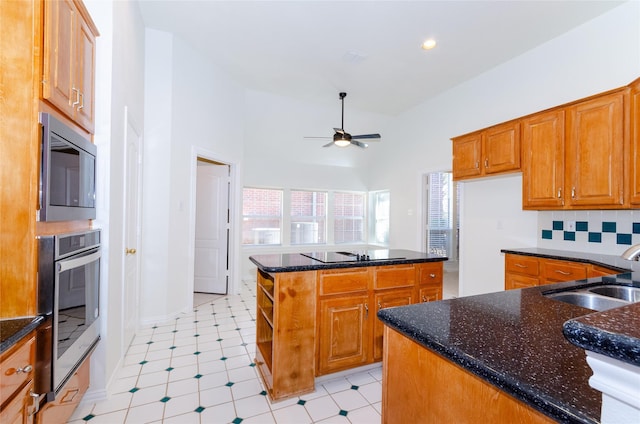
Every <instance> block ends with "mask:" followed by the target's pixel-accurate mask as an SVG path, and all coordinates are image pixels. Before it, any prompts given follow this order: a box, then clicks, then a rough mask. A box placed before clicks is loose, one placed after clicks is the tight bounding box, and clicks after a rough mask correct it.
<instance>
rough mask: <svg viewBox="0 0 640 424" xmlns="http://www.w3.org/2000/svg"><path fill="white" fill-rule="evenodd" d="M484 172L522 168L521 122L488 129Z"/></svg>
mask: <svg viewBox="0 0 640 424" xmlns="http://www.w3.org/2000/svg"><path fill="white" fill-rule="evenodd" d="M483 149H484V150H483V154H484V159H483V161H484V163H483V166H484V173H485V174H496V173H499V172H507V171H516V170H519V169H520V123H519V122H510V123H507V124H504V125H497V126H495V127H492V128H489V129H488V130H487V131H486V134H485V138H484V146H483Z"/></svg>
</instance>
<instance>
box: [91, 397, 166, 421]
mask: <svg viewBox="0 0 640 424" xmlns="http://www.w3.org/2000/svg"><path fill="white" fill-rule="evenodd" d="M164 406H165V405H164V402H153V403H147V404H145V405H141V406H136V407H133V408H130V409H129V412H128V413H127V418H126V420H125V423H127V424H141V423H149V422H152V421H156V420H160V419H162V414H163V413H164ZM91 421H93V420H91Z"/></svg>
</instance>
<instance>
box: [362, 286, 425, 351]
mask: <svg viewBox="0 0 640 424" xmlns="http://www.w3.org/2000/svg"><path fill="white" fill-rule="evenodd" d="M434 300H435V299H434ZM412 303H414V290H413V288H409V289H398V290H390V291H385V292H378V293H376V294H375V307H376V313H377V312H378V311H379V310H380V309H384V308H393V307H396V306H406V305H411V304H412ZM383 334H384V324H383V323H382V321H380V320H379V319H377V318H376V320H375V324H374V334H373V361H374V362H377V361H382V346H383V343H382V341H383Z"/></svg>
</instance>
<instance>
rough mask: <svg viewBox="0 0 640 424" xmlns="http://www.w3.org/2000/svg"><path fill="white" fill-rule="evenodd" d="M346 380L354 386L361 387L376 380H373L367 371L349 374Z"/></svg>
mask: <svg viewBox="0 0 640 424" xmlns="http://www.w3.org/2000/svg"><path fill="white" fill-rule="evenodd" d="M347 380H348V381H349V383H351V384H353V385H354V386H362V385H364V384H369V383H373V382H374V381H376V379H375V378H373V376H372V375H371V374H370V373H369V372H368V371H362V372H359V373H356V374H351V375H349V376H348V377H347Z"/></svg>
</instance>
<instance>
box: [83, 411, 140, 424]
mask: <svg viewBox="0 0 640 424" xmlns="http://www.w3.org/2000/svg"><path fill="white" fill-rule="evenodd" d="M128 412H129V411H127V410H122V411H115V412H110V413H108V414H103V415H96V416H95V417H93V418H92V419H91V421H81V422H82V423H85V424H86V423H89V422H90V423H91V424H123V423H124V422H125V417H126V416H127V413H128Z"/></svg>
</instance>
